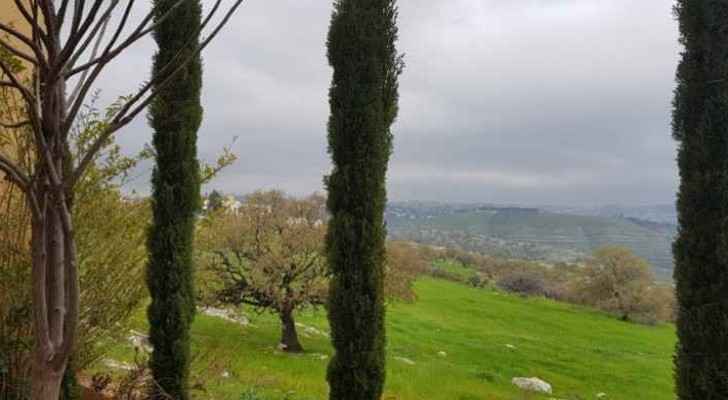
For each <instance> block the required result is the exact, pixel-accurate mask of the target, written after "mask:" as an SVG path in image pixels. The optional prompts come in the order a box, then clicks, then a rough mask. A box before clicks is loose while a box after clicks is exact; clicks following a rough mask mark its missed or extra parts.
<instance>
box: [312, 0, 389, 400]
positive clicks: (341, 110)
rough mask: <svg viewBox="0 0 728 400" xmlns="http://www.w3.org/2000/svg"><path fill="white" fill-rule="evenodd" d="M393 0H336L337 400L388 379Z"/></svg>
mask: <svg viewBox="0 0 728 400" xmlns="http://www.w3.org/2000/svg"><path fill="white" fill-rule="evenodd" d="M395 3H396V1H395V0H368V1H361V0H336V1H334V12H333V15H332V20H331V27H330V31H329V36H328V43H327V44H328V58H329V63H330V65H331V66H332V67H333V69H334V76H333V80H332V84H331V90H330V93H329V97H330V100H329V103H330V107H331V116H330V119H329V126H328V129H329V153H330V154H331V158H332V161H333V166H334V168H333V171H332V173H331V175H329V176H328V177H327V179H326V186H327V189H328V194H329V196H328V204H327V206H328V209H329V212H330V213H331V220H330V222H329V231H328V234H327V238H326V245H327V256H328V261H329V265H330V268H331V271H332V274H333V277H332V280H331V288H330V292H329V301H328V313H329V321H330V325H331V336H332V341H333V345H334V349H335V355H334V357H333V358H332V359H331V363H330V364H329V368H328V374H327V379H328V382H329V386H330V398H331V399H332V400H359V399H361V400H365V399H366V400H373V399H379V398H380V397H381V395H382V390H383V387H384V380H385V344H386V338H385V332H384V317H385V315H384V314H385V307H384V299H383V295H382V292H383V279H384V268H383V266H384V258H385V254H384V252H385V249H384V242H385V238H386V231H385V226H384V208H385V206H386V201H387V200H386V187H385V186H386V185H385V180H386V173H387V165H388V162H389V157H390V154H391V151H392V134H391V131H390V127H391V125H392V123H393V122H394V120H395V118H396V115H397V110H398V109H397V102H398V76H399V74H400V73H401V70H402V63H401V59H400V57H399V56H398V55H397V50H396V47H395V42H396V40H397V26H396V19H397V8H396V4H395Z"/></svg>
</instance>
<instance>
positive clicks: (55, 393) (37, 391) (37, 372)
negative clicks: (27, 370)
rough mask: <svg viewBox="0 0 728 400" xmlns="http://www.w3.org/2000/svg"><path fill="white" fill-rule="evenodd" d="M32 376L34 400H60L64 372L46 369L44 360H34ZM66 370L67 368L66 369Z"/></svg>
mask: <svg viewBox="0 0 728 400" xmlns="http://www.w3.org/2000/svg"><path fill="white" fill-rule="evenodd" d="M34 361H35V362H34V365H33V375H32V388H31V399H32V400H58V399H59V398H60V393H61V381H62V380H63V371H61V372H59V371H53V370H52V369H48V368H45V367H44V366H43V364H45V362H44V360H37V359H35V360H34ZM64 368H65V367H64Z"/></svg>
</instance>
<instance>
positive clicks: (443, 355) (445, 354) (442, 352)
mask: <svg viewBox="0 0 728 400" xmlns="http://www.w3.org/2000/svg"><path fill="white" fill-rule="evenodd" d="M437 355H438V356H440V357H447V353H445V352H444V351H438V352H437Z"/></svg>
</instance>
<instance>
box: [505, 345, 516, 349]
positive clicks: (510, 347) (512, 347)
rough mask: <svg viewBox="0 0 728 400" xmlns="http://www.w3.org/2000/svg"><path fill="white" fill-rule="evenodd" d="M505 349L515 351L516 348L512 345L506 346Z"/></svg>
mask: <svg viewBox="0 0 728 400" xmlns="http://www.w3.org/2000/svg"><path fill="white" fill-rule="evenodd" d="M506 347H508V348H509V349H511V350H515V349H516V346H514V345H512V344H507V345H506Z"/></svg>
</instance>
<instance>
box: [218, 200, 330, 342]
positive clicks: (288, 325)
mask: <svg viewBox="0 0 728 400" xmlns="http://www.w3.org/2000/svg"><path fill="white" fill-rule="evenodd" d="M324 219H325V209H324V200H323V198H321V197H319V196H311V197H309V198H306V199H303V200H297V199H293V198H288V197H286V196H284V195H283V194H282V193H281V192H275V191H272V192H258V193H255V194H252V195H250V196H249V197H248V198H247V200H246V202H245V203H244V204H243V207H242V208H241V209H240V211H239V212H238V213H237V214H230V213H222V214H220V216H219V217H218V218H214V219H211V220H208V221H206V223H207V224H211V225H210V229H212V230H215V231H216V235H217V237H216V238H215V239H214V241H213V242H214V244H213V245H212V246H211V250H212V252H213V254H214V255H213V257H212V262H211V264H210V269H211V271H212V272H213V274H214V276H216V277H217V278H218V284H219V285H220V286H219V287H217V288H214V289H211V291H212V297H213V300H215V301H217V302H220V303H224V304H233V305H242V304H246V305H251V306H253V307H255V308H257V309H260V310H269V311H272V312H275V313H276V314H278V316H279V317H280V320H281V341H280V347H281V348H282V349H284V350H285V351H288V352H300V351H303V347H302V346H301V344H300V342H299V340H298V334H297V332H296V323H295V320H294V312H295V311H296V310H300V309H302V308H305V307H310V306H318V305H321V304H323V302H324V301H325V298H326V288H327V287H326V284H327V276H326V263H325V258H324V255H323V238H324V233H325V230H326V228H325V220H324Z"/></svg>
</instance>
